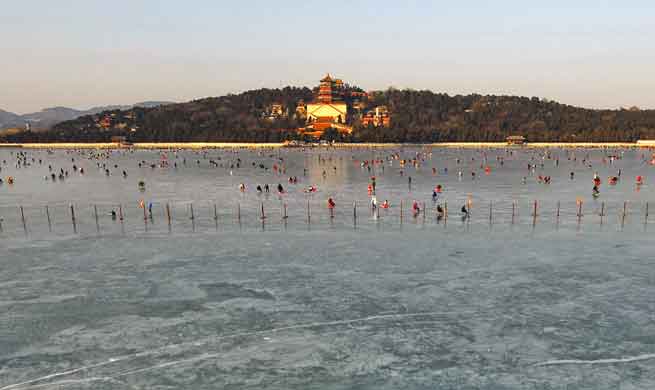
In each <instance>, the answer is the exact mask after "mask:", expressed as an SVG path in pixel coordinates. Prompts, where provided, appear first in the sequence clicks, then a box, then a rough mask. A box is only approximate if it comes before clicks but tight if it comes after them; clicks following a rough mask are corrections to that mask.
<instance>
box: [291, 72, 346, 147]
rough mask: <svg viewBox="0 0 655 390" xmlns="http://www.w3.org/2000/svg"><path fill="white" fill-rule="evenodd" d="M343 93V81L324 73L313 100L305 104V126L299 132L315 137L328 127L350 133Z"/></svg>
mask: <svg viewBox="0 0 655 390" xmlns="http://www.w3.org/2000/svg"><path fill="white" fill-rule="evenodd" d="M344 93H345V91H344V84H343V81H342V80H341V79H333V78H332V77H331V76H330V74H329V73H328V74H326V75H325V77H323V78H322V79H321V81H320V84H319V86H318V92H317V93H316V95H315V98H314V101H313V102H311V103H308V104H307V106H306V107H307V108H306V116H307V126H306V127H305V128H304V129H301V132H302V133H303V134H308V135H311V136H314V137H316V138H320V136H321V135H323V133H324V132H325V130H327V129H329V128H334V129H336V130H337V131H339V132H341V133H347V134H350V133H351V132H352V128H351V127H350V126H347V125H346V122H347V119H348V104H347V103H346V101H345V100H344Z"/></svg>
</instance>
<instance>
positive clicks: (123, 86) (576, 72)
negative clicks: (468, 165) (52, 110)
mask: <svg viewBox="0 0 655 390" xmlns="http://www.w3.org/2000/svg"><path fill="white" fill-rule="evenodd" d="M0 59H1V60H0V108H1V109H5V110H9V111H14V112H19V113H24V112H28V111H35V110H39V109H41V108H44V107H51V106H57V105H64V106H72V107H76V108H88V107H90V106H94V105H105V104H127V103H134V102H137V101H142V100H174V101H186V100H189V99H193V98H198V97H205V96H217V95H222V94H225V93H227V92H239V91H243V90H247V89H253V88H259V87H279V86H284V85H299V86H303V85H306V86H312V85H314V84H316V83H317V80H318V79H320V78H321V76H322V75H323V74H325V73H326V72H328V71H329V72H330V73H332V74H335V75H336V76H338V77H341V78H343V79H344V80H345V81H347V82H351V83H353V84H356V85H359V86H361V87H363V88H364V89H367V90H370V89H382V88H386V87H388V86H394V87H397V88H415V89H431V90H433V91H438V92H447V93H450V94H465V93H471V92H479V93H484V94H487V93H493V94H519V95H526V96H539V97H545V98H549V99H555V100H558V101H561V102H563V103H568V104H574V105H580V106H585V107H595V108H605V107H612V108H614V107H620V106H632V105H637V106H640V107H642V108H655V1H653V0H643V1H630V0H623V1H619V0H613V1H602V0H598V1H588V0H568V1H560V0H549V1H539V2H536V1H529V0H520V1H519V0H506V1H503V0H496V1H476V0H468V1H463V2H460V1H452V0H448V1H433V2H428V1H420V2H419V1H398V0H394V1H387V0H376V1H340V0H331V1H329V2H327V1H324V2H321V1H313V0H300V1H298V0H296V1H283V0H277V1H253V0H241V1H234V0H230V1H216V0H185V1H180V0H171V1H168V0H158V1H155V0H152V1H150V0H130V1H128V0H112V1H99V0H97V1H96V0H59V1H54V0H43V1H35V0H20V1H9V0H6V1H5V0H2V4H1V5H0Z"/></svg>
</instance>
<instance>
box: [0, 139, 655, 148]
mask: <svg viewBox="0 0 655 390" xmlns="http://www.w3.org/2000/svg"><path fill="white" fill-rule="evenodd" d="M281 147H285V144H283V143H256V142H137V143H134V144H132V145H127V146H125V145H120V144H118V143H115V142H61V143H0V148H22V149H146V150H147V149H225V148H281ZM307 147H308V146H300V147H290V148H293V149H301V148H307ZM316 147H319V148H325V147H328V146H316ZM329 147H333V148H402V147H433V148H572V149H574V148H587V149H608V148H655V141H637V142H530V143H525V144H523V145H509V144H507V143H506V142H438V143H428V144H415V143H335V144H333V145H330V146H329Z"/></svg>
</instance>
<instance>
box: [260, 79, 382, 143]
mask: <svg viewBox="0 0 655 390" xmlns="http://www.w3.org/2000/svg"><path fill="white" fill-rule="evenodd" d="M313 94H314V97H313V98H312V101H311V102H307V103H306V102H305V101H304V100H302V99H301V100H299V101H298V102H297V105H296V107H295V109H293V108H292V107H284V105H283V104H282V103H280V102H274V103H272V104H270V105H269V106H268V107H267V108H266V109H265V111H263V112H262V117H263V118H266V119H268V120H270V121H276V120H278V119H281V118H289V117H293V118H295V119H299V120H304V121H305V124H304V126H302V127H300V128H298V132H299V133H300V134H302V135H306V136H309V137H314V138H321V136H322V135H323V133H325V131H326V130H328V129H334V130H336V131H338V132H339V133H340V134H351V133H352V131H353V127H352V125H353V124H356V123H361V125H363V126H374V127H382V126H384V127H388V126H389V125H390V123H391V114H390V113H389V110H388V109H387V107H386V106H377V107H374V108H369V94H368V93H366V92H364V91H363V90H361V89H360V88H357V87H353V86H350V85H348V84H345V83H344V82H343V80H341V79H337V78H333V77H332V76H330V74H329V73H328V74H326V75H325V77H323V78H322V79H321V80H320V83H319V85H318V86H317V87H315V88H314V92H313ZM367 109H368V111H367Z"/></svg>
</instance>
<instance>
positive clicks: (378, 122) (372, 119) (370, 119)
mask: <svg viewBox="0 0 655 390" xmlns="http://www.w3.org/2000/svg"><path fill="white" fill-rule="evenodd" d="M390 124H391V115H389V110H388V109H387V107H386V106H377V107H375V110H371V111H369V112H367V113H366V114H365V115H364V116H363V117H362V125H364V126H369V125H373V126H375V127H379V126H384V127H389V125H390Z"/></svg>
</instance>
